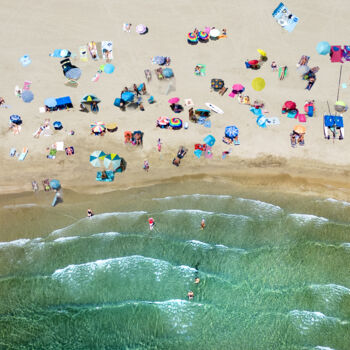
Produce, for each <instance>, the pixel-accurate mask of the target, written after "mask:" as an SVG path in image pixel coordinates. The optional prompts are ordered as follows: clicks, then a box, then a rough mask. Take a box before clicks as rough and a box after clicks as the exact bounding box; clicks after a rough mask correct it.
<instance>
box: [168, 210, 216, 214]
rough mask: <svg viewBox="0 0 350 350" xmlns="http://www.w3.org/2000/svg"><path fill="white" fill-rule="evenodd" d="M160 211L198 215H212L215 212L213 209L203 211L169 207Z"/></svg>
mask: <svg viewBox="0 0 350 350" xmlns="http://www.w3.org/2000/svg"><path fill="white" fill-rule="evenodd" d="M162 213H182V214H200V215H212V214H215V213H214V212H213V211H205V210H199V209H169V210H165V211H163V212H162Z"/></svg>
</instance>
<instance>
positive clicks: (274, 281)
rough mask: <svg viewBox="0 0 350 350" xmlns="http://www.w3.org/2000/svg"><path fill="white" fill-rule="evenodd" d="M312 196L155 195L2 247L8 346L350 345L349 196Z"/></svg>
mask: <svg viewBox="0 0 350 350" xmlns="http://www.w3.org/2000/svg"><path fill="white" fill-rule="evenodd" d="M281 198H282V196H281ZM305 201H306V202H305ZM305 201H304V202H303V203H304V204H303V205H300V204H299V205H290V204H288V203H289V202H288V201H286V200H285V197H283V199H280V200H279V201H278V200H276V199H275V200H272V201H270V202H268V201H263V200H261V198H260V199H257V198H254V196H251V197H250V198H244V197H240V196H236V195H224V194H218V195H215V194H205V193H201V194H184V195H171V196H153V197H152V196H151V197H149V198H147V199H146V200H144V201H143V203H142V205H139V207H138V208H137V210H132V211H117V212H116V211H111V212H106V213H102V214H98V215H95V216H94V217H93V218H91V219H89V218H82V219H79V220H76V221H74V222H73V223H72V224H71V225H68V226H66V227H61V228H60V229H56V230H54V231H52V232H50V233H48V234H45V235H42V236H38V237H36V238H22V239H16V240H14V241H10V242H3V243H0V349H194V348H195V349H259V350H260V349H288V350H289V349H337V350H341V349H343V350H347V349H350V215H349V214H350V203H347V202H341V201H336V200H334V199H331V198H329V199H316V198H313V199H308V200H305ZM34 208H35V207H34V206H33V207H27V208H26V210H34ZM150 217H153V218H154V220H155V222H156V225H155V227H154V229H153V230H149V225H148V218H150ZM202 219H205V222H206V227H205V229H204V230H201V229H200V223H201V220H202ZM196 277H199V278H200V282H199V283H198V284H195V283H194V280H195V278H196ZM189 291H193V293H194V298H193V299H192V300H188V298H187V293H188V292H189Z"/></svg>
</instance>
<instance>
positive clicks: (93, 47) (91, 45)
mask: <svg viewBox="0 0 350 350" xmlns="http://www.w3.org/2000/svg"><path fill="white" fill-rule="evenodd" d="M88 50H89V53H90V56H91V58H92V59H93V60H94V61H98V60H99V59H100V57H99V55H98V51H97V45H96V43H95V42H94V41H90V42H89V43H88Z"/></svg>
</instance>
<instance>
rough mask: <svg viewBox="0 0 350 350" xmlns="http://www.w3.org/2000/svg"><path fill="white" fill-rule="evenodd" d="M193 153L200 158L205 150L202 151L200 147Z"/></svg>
mask: <svg viewBox="0 0 350 350" xmlns="http://www.w3.org/2000/svg"><path fill="white" fill-rule="evenodd" d="M193 153H194V155H195V156H196V157H197V158H198V159H199V158H200V157H201V156H202V154H203V151H201V150H200V149H195V150H194V152H193Z"/></svg>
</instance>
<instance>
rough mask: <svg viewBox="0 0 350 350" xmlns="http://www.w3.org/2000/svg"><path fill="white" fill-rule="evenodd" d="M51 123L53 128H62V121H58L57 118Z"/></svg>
mask: <svg viewBox="0 0 350 350" xmlns="http://www.w3.org/2000/svg"><path fill="white" fill-rule="evenodd" d="M52 125H53V127H54V128H55V130H61V129H62V128H63V126H62V123H61V122H60V121H58V120H56V121H55V122H53V123H52Z"/></svg>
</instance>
